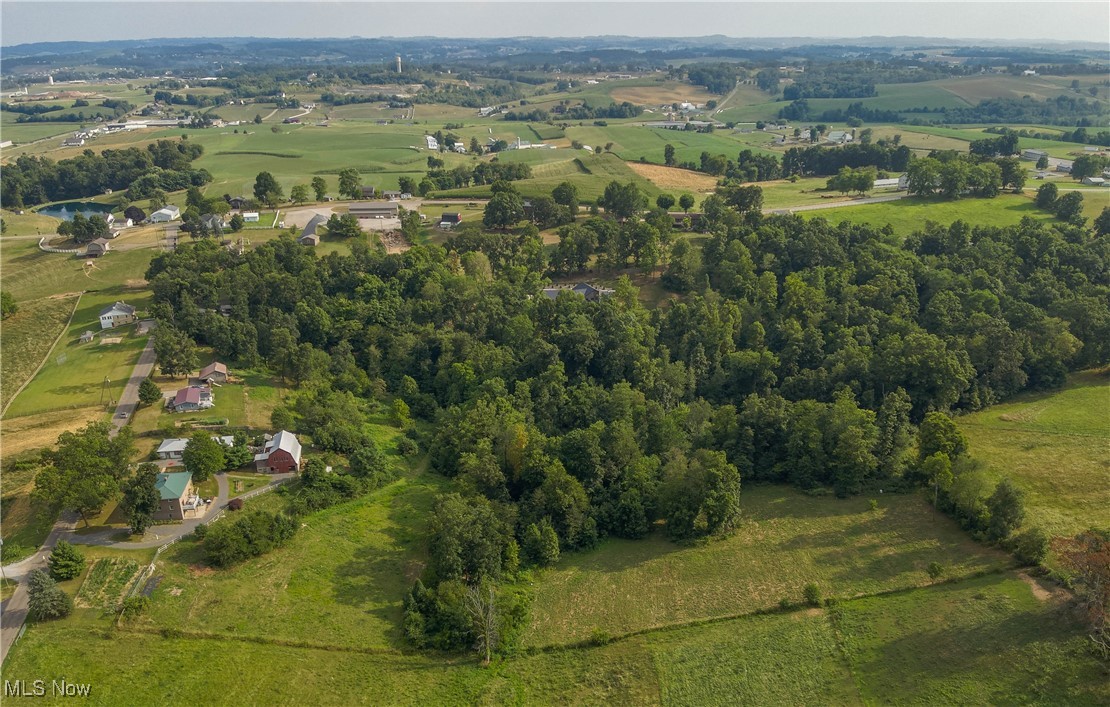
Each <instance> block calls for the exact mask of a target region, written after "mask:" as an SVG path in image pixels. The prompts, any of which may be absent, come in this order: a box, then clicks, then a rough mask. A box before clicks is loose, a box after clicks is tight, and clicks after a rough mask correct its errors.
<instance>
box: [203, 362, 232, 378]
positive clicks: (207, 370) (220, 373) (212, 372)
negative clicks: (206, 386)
mask: <svg viewBox="0 0 1110 707" xmlns="http://www.w3.org/2000/svg"><path fill="white" fill-rule="evenodd" d="M199 378H200V379H201V380H202V381H203V382H205V383H227V364H223V363H220V362H219V361H213V362H212V363H210V364H208V365H207V366H205V367H204V368H202V369H200V376H199Z"/></svg>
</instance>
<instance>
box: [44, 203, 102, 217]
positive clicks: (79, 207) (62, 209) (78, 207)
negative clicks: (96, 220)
mask: <svg viewBox="0 0 1110 707" xmlns="http://www.w3.org/2000/svg"><path fill="white" fill-rule="evenodd" d="M114 209H115V207H113V206H111V205H110V204H97V203H95V202H92V201H67V202H65V203H64V204H53V205H51V206H47V207H44V208H41V209H39V210H38V212H37V213H40V214H42V215H43V216H53V217H54V218H60V219H62V220H63V221H72V220H73V215H74V214H78V213H79V214H81V215H82V216H85V217H89V216H92V215H93V214H108V213H111V212H112V211H113V210H114Z"/></svg>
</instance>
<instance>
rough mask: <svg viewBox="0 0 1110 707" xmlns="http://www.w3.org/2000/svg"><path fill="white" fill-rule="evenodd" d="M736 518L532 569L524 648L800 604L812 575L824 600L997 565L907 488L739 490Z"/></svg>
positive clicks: (614, 543) (997, 559)
mask: <svg viewBox="0 0 1110 707" xmlns="http://www.w3.org/2000/svg"><path fill="white" fill-rule="evenodd" d="M741 506H742V508H743V512H744V519H745V520H744V522H743V524H742V525H741V527H740V528H739V530H738V531H737V532H736V533H735V535H733V536H732V537H729V538H726V539H723V540H720V541H715V542H711V543H709V544H707V545H703V546H695V547H686V546H681V545H676V544H674V543H672V542H670V541H668V540H666V539H664V538H663V537H661V536H659V535H653V536H651V537H648V538H646V539H644V540H636V541H627V540H616V539H613V540H607V541H605V542H604V543H602V544H601V545H600V546H599V547H598V548H596V549H594V550H591V551H588V552H582V553H575V554H572V555H568V556H567V557H566V558H565V559H564V560H563V561H561V562H560V563H559V564H558V565H557V566H556V567H555V568H553V569H551V570H549V571H547V572H545V573H544V574H543V575H542V581H541V582H540V583H539V586H538V587H537V589H536V594H535V602H534V604H533V607H532V622H531V626H530V628H529V630H528V632H527V634H526V635H525V639H524V640H525V643H526V644H527V645H531V646H539V645H551V644H563V643H566V642H570V641H577V640H583V639H585V638H587V637H588V636H589V635H590V631H591V630H593V629H594V628H595V627H596V628H599V629H601V630H604V631H607V632H608V633H610V634H612V635H620V634H623V633H627V632H629V631H638V630H642V629H645V628H650V627H655V626H664V625H668V624H673V623H678V622H684V621H691V620H695V619H705V618H711V617H719V616H728V615H735V614H741V613H748V612H751V611H755V610H758V609H767V608H771V607H774V606H776V605H777V604H778V603H779V601H780V600H783V599H786V600H788V601H801V598H802V588H803V587H804V585H805V584H807V583H809V582H817V583H818V584H819V585H820V586H821V589H822V592H823V593H824V594H825V595H826V596H836V597H842V598H843V597H851V596H856V595H860V594H870V593H874V592H880V591H887V590H891V589H900V588H905V587H914V586H921V585H924V584H927V583H929V582H930V581H931V580H930V578H929V576H928V574H927V572H926V568H927V567H928V565H929V563H930V562H934V561H936V562H940V563H941V564H943V565H945V566H946V567H948V576H954V577H958V576H965V575H968V574H972V573H975V572H980V571H983V570H989V569H994V568H998V567H1001V566H1005V565H1006V564H1007V563H1008V562H1009V560H1008V558H1007V557H1006V556H1005V555H1004V554H1003V553H1001V552H998V551H995V550H991V549H988V548H985V547H983V546H981V545H978V544H977V543H974V542H972V541H971V540H970V539H969V538H968V537H967V536H966V535H965V534H964V533H963V531H961V530H960V529H959V528H958V527H957V525H956V524H955V523H954V522H952V521H951V520H949V519H948V518H945V517H944V516H942V515H940V514H938V513H935V512H934V511H933V510H932V508H931V507H930V506H929V505H928V504H927V503H926V502H925V501H924V500H923V499H922V498H921V497H919V496H916V495H906V496H899V495H892V494H887V495H884V496H881V500H880V509H879V510H878V511H877V512H872V511H870V510H869V507H868V499H866V498H862V497H861V498H854V499H847V500H837V499H832V498H814V497H810V496H805V495H803V494H801V493H800V492H798V491H796V490H793V489H789V488H782V487H772V486H762V487H754V488H749V489H746V490H745V491H744V494H743V496H742V498H741Z"/></svg>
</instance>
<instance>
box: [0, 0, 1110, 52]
mask: <svg viewBox="0 0 1110 707" xmlns="http://www.w3.org/2000/svg"><path fill="white" fill-rule="evenodd" d="M602 34H609V35H629V36H641V37H692V36H706V35H714V34H723V35H727V36H730V37H813V38H848V37H865V36H918V37H948V38H953V39H972V38H974V39H1004V40H1019V39H1021V40H1038V39H1046V40H1064V41H1066V40H1079V41H1088V42H1105V43H1106V44H1107V45H1108V46H1110V2H1107V1H1106V0H1096V1H1094V2H1085V1H1080V2H1074V1H1071V0H1056V1H1039V2H1038V1H1031V2H1024V1H1022V0H1009V1H1008V2H959V3H954V2H944V1H941V0H937V1H933V0H915V1H913V2H908V1H906V0H884V1H881V2H838V1H835V0H825V1H824V2H792V1H790V0H779V1H778V2H773V3H767V2H762V3H757V2H696V3H695V2H682V0H671V1H670V2H665V3H647V2H574V1H573V0H572V1H569V2H568V1H567V0H564V1H563V2H497V1H494V2H414V1H413V0H392V1H391V2H325V1H322V0H295V1H290V2H271V1H251V0H224V1H223V2H188V3H183V2H162V1H160V0H147V1H146V2H102V1H99V0H87V1H84V2H51V1H49V0H35V1H34V2H18V1H15V2H13V1H10V0H3V1H2V2H0V44H2V45H3V46H12V45H15V44H24V43H28V42H52V41H72V40H85V41H103V40H110V39H150V38H157V37H171V36H172V37H231V36H237V37H243V36H253V37H351V36H359V37H386V36H393V37H412V36H440V37H443V36H450V37H518V36H544V37H581V36H595V35H602Z"/></svg>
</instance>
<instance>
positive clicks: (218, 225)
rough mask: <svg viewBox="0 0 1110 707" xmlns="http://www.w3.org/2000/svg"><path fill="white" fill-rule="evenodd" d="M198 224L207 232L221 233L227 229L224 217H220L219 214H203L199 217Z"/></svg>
mask: <svg viewBox="0 0 1110 707" xmlns="http://www.w3.org/2000/svg"><path fill="white" fill-rule="evenodd" d="M200 222H201V224H203V225H204V227H205V228H207V229H208V230H209V231H216V230H220V231H222V230H223V229H225V228H227V222H226V221H224V217H223V216H220V215H219V214H205V215H204V216H201V217H200Z"/></svg>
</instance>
